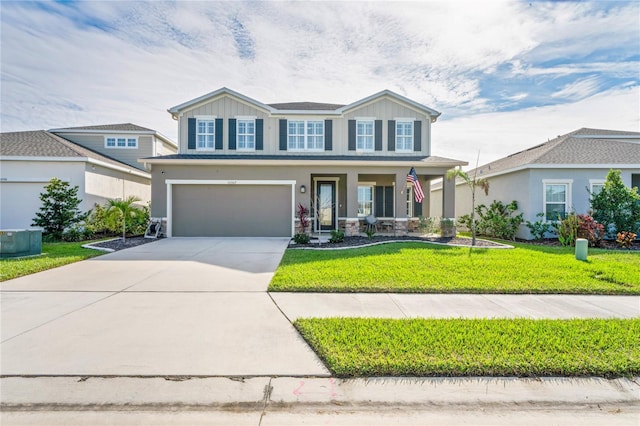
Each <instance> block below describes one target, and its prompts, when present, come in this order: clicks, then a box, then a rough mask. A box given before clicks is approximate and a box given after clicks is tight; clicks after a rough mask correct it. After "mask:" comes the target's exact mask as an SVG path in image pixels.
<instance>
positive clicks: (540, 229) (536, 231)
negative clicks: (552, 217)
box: [525, 213, 553, 240]
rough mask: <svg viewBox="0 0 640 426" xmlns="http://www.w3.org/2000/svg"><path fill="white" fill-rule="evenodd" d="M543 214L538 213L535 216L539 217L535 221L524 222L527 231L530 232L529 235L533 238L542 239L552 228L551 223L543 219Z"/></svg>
mask: <svg viewBox="0 0 640 426" xmlns="http://www.w3.org/2000/svg"><path fill="white" fill-rule="evenodd" d="M544 216H545V215H544V213H538V214H537V215H536V217H538V218H540V219H538V220H536V221H535V222H529V221H527V222H526V223H525V225H526V226H527V228H529V231H530V232H531V236H532V237H533V239H534V240H541V239H543V238H544V236H545V235H546V234H547V233H548V232H551V231H552V230H553V225H552V224H551V222H547V221H546V220H545V219H544Z"/></svg>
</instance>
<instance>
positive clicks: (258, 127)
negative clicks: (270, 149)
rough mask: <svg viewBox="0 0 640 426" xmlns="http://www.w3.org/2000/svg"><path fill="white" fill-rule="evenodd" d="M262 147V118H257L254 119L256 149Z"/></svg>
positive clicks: (261, 148)
mask: <svg viewBox="0 0 640 426" xmlns="http://www.w3.org/2000/svg"><path fill="white" fill-rule="evenodd" d="M263 149H264V120H263V119H262V118H258V119H257V120H256V151H262V150H263Z"/></svg>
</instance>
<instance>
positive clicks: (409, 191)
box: [407, 183, 413, 217]
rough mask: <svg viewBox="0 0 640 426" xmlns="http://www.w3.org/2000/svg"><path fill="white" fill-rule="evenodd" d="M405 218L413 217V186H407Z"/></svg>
mask: <svg viewBox="0 0 640 426" xmlns="http://www.w3.org/2000/svg"><path fill="white" fill-rule="evenodd" d="M407 217H413V185H412V184H410V183H408V184H407Z"/></svg>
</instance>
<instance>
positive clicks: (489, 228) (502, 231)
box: [458, 200, 523, 240]
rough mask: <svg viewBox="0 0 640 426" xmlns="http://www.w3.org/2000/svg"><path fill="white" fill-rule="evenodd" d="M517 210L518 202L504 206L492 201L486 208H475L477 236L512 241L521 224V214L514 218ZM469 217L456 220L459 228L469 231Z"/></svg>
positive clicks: (481, 206) (482, 205)
mask: <svg viewBox="0 0 640 426" xmlns="http://www.w3.org/2000/svg"><path fill="white" fill-rule="evenodd" d="M516 210H518V202H517V201H515V200H514V201H512V202H510V203H509V204H504V203H503V202H502V201H498V200H494V201H493V202H492V203H491V205H490V206H489V207H488V208H487V206H485V205H484V204H480V205H478V206H477V207H476V213H478V217H479V219H478V220H476V221H475V224H474V225H475V229H476V230H477V233H478V234H479V235H486V236H488V237H495V238H502V239H504V240H514V239H515V236H516V232H518V228H519V227H520V224H521V223H522V222H523V218H522V213H520V214H518V215H516V216H514V215H513V214H514V213H515V211H516ZM471 220H472V218H471V215H464V216H461V217H460V219H458V223H459V224H460V225H461V226H464V227H466V228H467V229H471Z"/></svg>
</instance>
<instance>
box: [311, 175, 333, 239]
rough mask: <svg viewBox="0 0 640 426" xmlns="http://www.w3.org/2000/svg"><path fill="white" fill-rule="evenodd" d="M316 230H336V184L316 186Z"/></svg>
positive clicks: (318, 184)
mask: <svg viewBox="0 0 640 426" xmlns="http://www.w3.org/2000/svg"><path fill="white" fill-rule="evenodd" d="M315 208H316V211H315V213H316V229H320V230H323V231H328V230H332V229H336V183H335V182H322V181H319V182H317V184H316V200H315Z"/></svg>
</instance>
